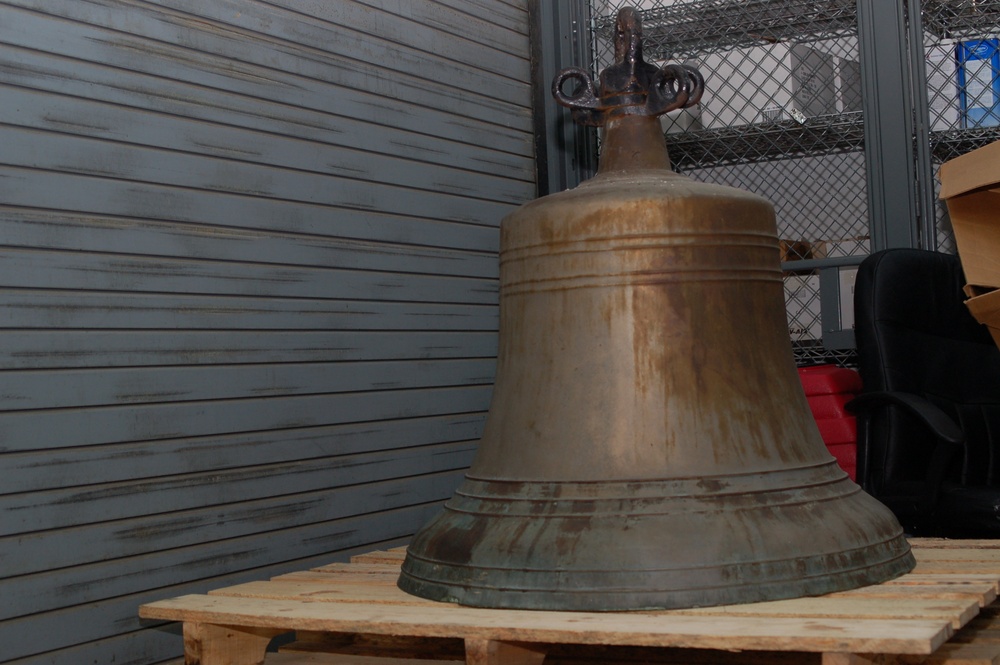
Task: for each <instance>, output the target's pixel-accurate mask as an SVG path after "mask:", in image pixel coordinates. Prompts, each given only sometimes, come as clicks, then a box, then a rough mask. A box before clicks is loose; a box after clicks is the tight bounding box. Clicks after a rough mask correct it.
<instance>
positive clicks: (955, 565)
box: [913, 560, 1000, 575]
mask: <svg viewBox="0 0 1000 665" xmlns="http://www.w3.org/2000/svg"><path fill="white" fill-rule="evenodd" d="M960 571H961V572H964V571H968V572H970V573H989V574H997V575H1000V562H991V561H920V560H917V565H916V567H915V568H914V569H913V572H914V573H919V574H922V575H926V574H939V573H956V572H960Z"/></svg>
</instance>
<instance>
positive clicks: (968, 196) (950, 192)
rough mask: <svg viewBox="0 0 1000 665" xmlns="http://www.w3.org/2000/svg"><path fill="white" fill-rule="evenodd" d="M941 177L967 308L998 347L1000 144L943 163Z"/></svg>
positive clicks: (993, 144) (999, 314) (999, 315)
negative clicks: (960, 264)
mask: <svg viewBox="0 0 1000 665" xmlns="http://www.w3.org/2000/svg"><path fill="white" fill-rule="evenodd" d="M940 175H941V198H942V199H943V200H944V201H946V202H947V204H948V213H949V214H950V215H951V226H952V228H953V229H954V231H955V244H956V245H958V257H959V259H961V261H962V270H963V272H965V279H966V281H967V282H968V284H967V285H966V287H965V293H966V295H968V296H970V298H969V299H968V300H966V301H965V304H966V306H967V307H968V308H969V311H970V312H972V315H973V316H974V317H975V318H976V320H977V321H979V322H980V323H982V324H985V325H986V326H987V327H988V328H989V329H990V334H992V335H993V339H994V340H995V341H996V342H997V345H998V346H1000V291H998V290H997V289H1000V141H997V142H994V143H991V144H989V145H987V146H984V147H982V148H979V149H978V150H973V151H972V152H969V153H966V154H964V155H962V156H961V157H956V158H955V159H952V160H949V161H947V162H945V163H944V164H942V165H941V174H940Z"/></svg>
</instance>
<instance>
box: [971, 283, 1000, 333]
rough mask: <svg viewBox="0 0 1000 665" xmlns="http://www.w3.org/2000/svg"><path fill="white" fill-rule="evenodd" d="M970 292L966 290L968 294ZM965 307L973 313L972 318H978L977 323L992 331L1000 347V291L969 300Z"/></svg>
mask: <svg viewBox="0 0 1000 665" xmlns="http://www.w3.org/2000/svg"><path fill="white" fill-rule="evenodd" d="M977 290H978V289H977ZM968 292H969V289H966V293H968ZM965 305H966V306H967V307H968V308H969V311H970V312H972V316H974V317H976V321H979V322H980V323H982V324H984V325H985V326H986V327H987V328H989V329H990V334H991V335H993V341H994V342H996V343H997V346H1000V290H994V291H989V292H988V293H984V294H982V295H978V296H975V297H973V298H969V299H968V300H966V301H965Z"/></svg>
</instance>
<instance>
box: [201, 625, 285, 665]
mask: <svg viewBox="0 0 1000 665" xmlns="http://www.w3.org/2000/svg"><path fill="white" fill-rule="evenodd" d="M282 632H283V631H281V630H274V629H266V628H244V627H241V626H214V625H210V624H197V623H185V624H184V660H185V661H190V662H193V663H204V664H205V665H214V664H215V663H218V664H219V665H223V664H232V665H257V664H258V663H262V662H263V661H264V655H265V653H266V651H267V645H268V644H270V642H271V640H272V639H273V638H274V637H276V636H278V635H280V634H281V633H282Z"/></svg>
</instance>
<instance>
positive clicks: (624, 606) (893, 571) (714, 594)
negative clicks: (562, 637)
mask: <svg viewBox="0 0 1000 665" xmlns="http://www.w3.org/2000/svg"><path fill="white" fill-rule="evenodd" d="M892 542H895V543H896V544H897V545H898V543H899V542H901V543H902V545H903V549H902V550H901V551H899V552H897V554H896V555H895V556H894V557H892V558H889V559H887V560H884V561H880V562H877V563H875V564H868V565H864V566H859V567H855V568H847V569H844V570H840V571H833V572H829V571H827V572H823V573H820V574H817V575H813V576H808V577H803V576H799V577H796V578H794V579H770V580H766V581H763V582H749V583H745V584H731V585H717V586H714V587H699V588H679V589H668V590H653V591H650V590H649V589H648V588H634V589H628V588H614V587H608V588H581V589H575V590H567V589H552V588H531V589H509V588H504V589H500V588H491V587H481V586H473V585H471V584H470V585H466V586H463V585H460V584H448V583H444V582H438V581H434V580H427V579H422V578H420V577H419V576H417V575H415V574H413V573H411V572H409V571H407V570H405V569H404V570H403V571H402V572H401V574H400V577H399V579H398V580H397V586H398V587H399V588H400V589H401V590H402V591H405V592H406V593H409V594H411V595H414V596H418V597H421V598H425V599H427V600H433V601H438V602H451V603H457V604H459V605H464V606H467V607H479V608H494V609H517V610H542V611H580V612H625V611H649V610H672V609H687V608H696V607H718V606H721V605H741V604H748V603H756V602H767V601H773V600H786V599H791V598H802V597H814V596H821V595H825V594H829V593H835V592H838V591H847V590H850V589H856V588H859V587H864V586H869V585H873V584H880V583H883V582H887V581H889V580H892V579H895V578H896V577H899V576H900V575H904V574H906V573H908V572H910V571H911V570H913V568H914V566H915V565H916V561H915V559H914V558H913V554H912V552H911V551H910V548H909V544H908V543H907V542H906V540H905V538H904V537H903V536H902V533H900V535H899V536H897V537H896V538H894V539H892ZM408 560H409V557H408ZM788 563H789V564H791V568H793V569H794V568H795V567H796V566H797V564H798V563H799V562H798V560H796V559H791V560H789V561H788Z"/></svg>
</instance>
